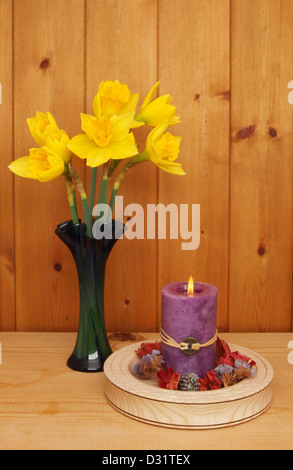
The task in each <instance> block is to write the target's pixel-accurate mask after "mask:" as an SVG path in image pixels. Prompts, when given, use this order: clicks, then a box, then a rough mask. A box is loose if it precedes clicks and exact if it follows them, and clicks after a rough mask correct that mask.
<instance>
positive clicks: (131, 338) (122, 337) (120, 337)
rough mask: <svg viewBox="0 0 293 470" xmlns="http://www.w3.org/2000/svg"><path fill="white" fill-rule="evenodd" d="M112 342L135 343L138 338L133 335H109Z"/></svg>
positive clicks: (120, 333) (118, 333)
mask: <svg viewBox="0 0 293 470" xmlns="http://www.w3.org/2000/svg"><path fill="white" fill-rule="evenodd" d="M108 337H109V339H110V340H112V341H113V340H115V341H135V340H137V336H136V335H134V334H132V333H123V332H117V333H111V334H110V335H108Z"/></svg>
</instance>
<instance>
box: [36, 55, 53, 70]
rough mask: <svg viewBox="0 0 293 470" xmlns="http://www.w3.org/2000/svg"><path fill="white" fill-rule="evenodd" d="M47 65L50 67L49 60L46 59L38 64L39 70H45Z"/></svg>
mask: <svg viewBox="0 0 293 470" xmlns="http://www.w3.org/2000/svg"><path fill="white" fill-rule="evenodd" d="M49 65H50V59H49V58H48V57H46V58H45V59H43V60H42V62H41V63H40V65H39V68H40V69H42V70H44V69H47V68H48V67H49Z"/></svg>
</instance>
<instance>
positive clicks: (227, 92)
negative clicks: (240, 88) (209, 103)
mask: <svg viewBox="0 0 293 470" xmlns="http://www.w3.org/2000/svg"><path fill="white" fill-rule="evenodd" d="M223 98H224V100H227V101H230V98H231V91H230V90H228V91H226V93H223Z"/></svg>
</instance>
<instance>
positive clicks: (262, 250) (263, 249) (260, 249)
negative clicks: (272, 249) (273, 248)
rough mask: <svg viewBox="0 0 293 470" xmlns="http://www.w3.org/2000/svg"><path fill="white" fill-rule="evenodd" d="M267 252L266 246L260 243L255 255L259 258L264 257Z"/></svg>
mask: <svg viewBox="0 0 293 470" xmlns="http://www.w3.org/2000/svg"><path fill="white" fill-rule="evenodd" d="M266 252H267V250H266V246H265V244H264V243H260V244H259V247H258V249H257V254H258V255H259V256H264V255H265V254H266Z"/></svg>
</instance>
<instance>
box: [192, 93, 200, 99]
mask: <svg viewBox="0 0 293 470" xmlns="http://www.w3.org/2000/svg"><path fill="white" fill-rule="evenodd" d="M199 98H200V94H199V93H196V94H195V95H194V97H193V99H194V101H197V100H199Z"/></svg>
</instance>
